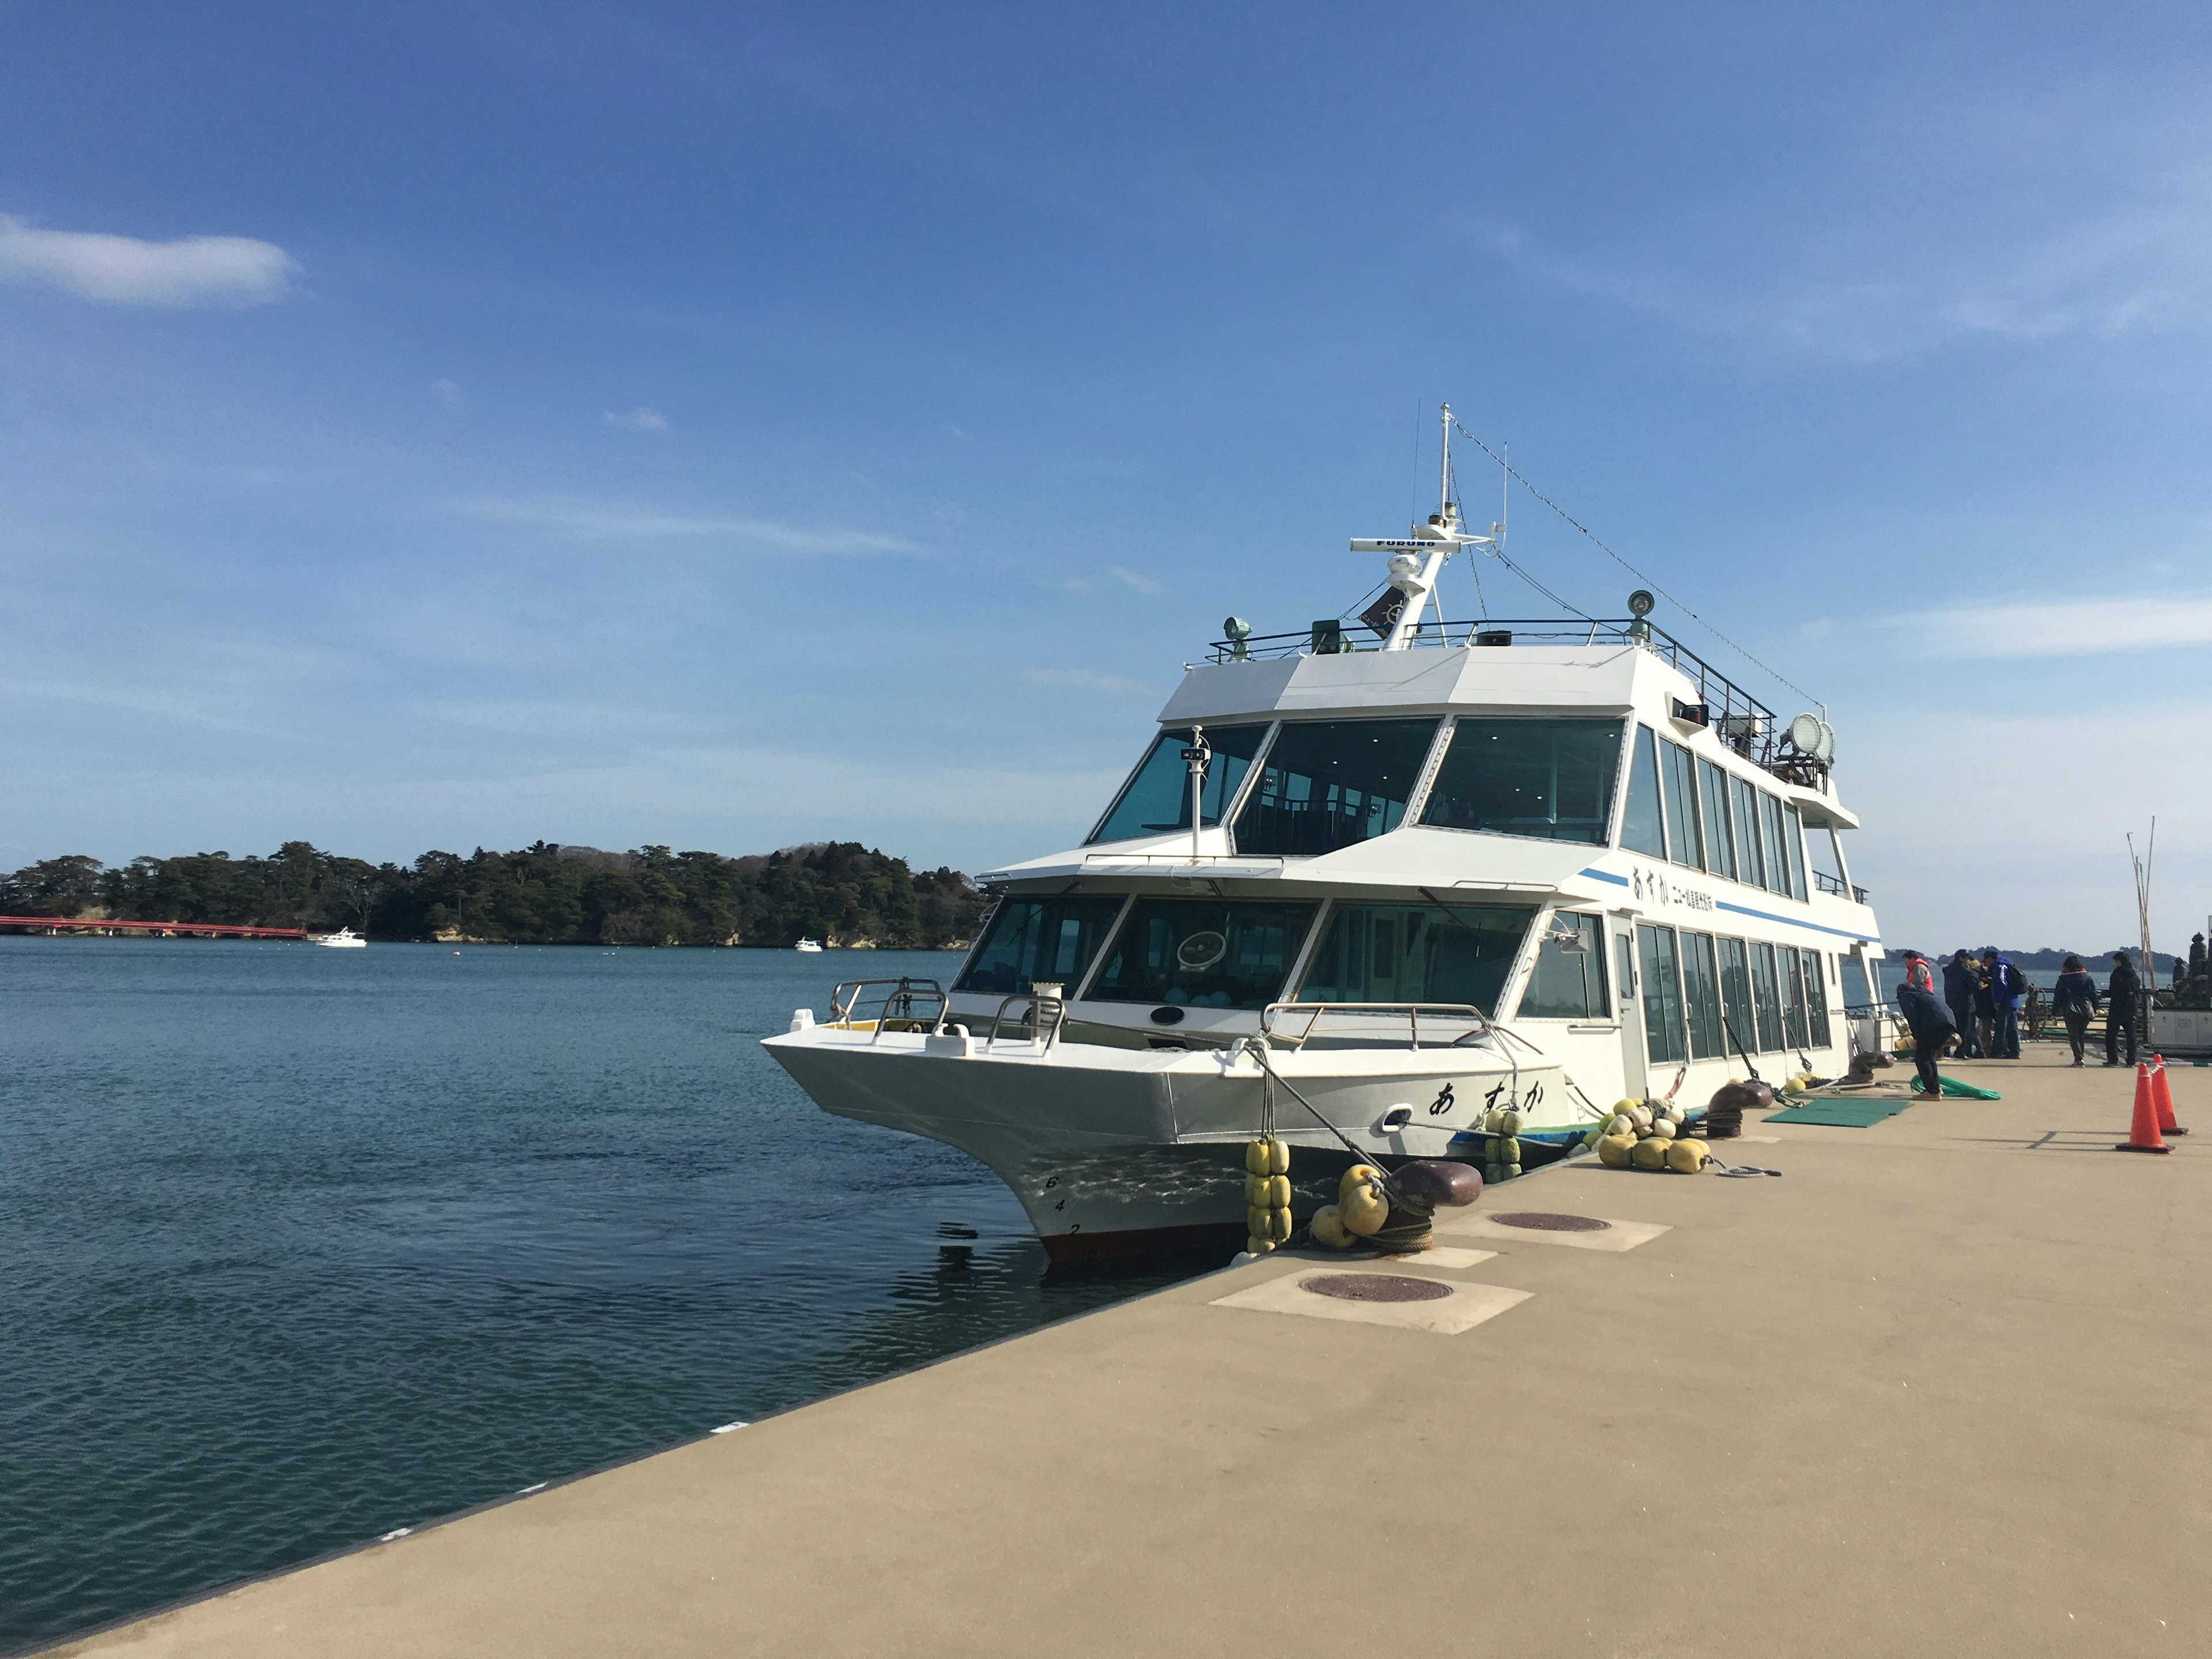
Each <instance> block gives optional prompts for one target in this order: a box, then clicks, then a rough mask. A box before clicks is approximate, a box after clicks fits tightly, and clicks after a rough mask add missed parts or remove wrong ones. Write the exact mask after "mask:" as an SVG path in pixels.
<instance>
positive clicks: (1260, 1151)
mask: <svg viewBox="0 0 2212 1659" xmlns="http://www.w3.org/2000/svg"><path fill="white" fill-rule="evenodd" d="M1244 1173H1245V1174H1246V1175H1255V1176H1263V1175H1266V1174H1267V1142H1266V1141H1264V1140H1248V1141H1246V1142H1245V1143H1244Z"/></svg>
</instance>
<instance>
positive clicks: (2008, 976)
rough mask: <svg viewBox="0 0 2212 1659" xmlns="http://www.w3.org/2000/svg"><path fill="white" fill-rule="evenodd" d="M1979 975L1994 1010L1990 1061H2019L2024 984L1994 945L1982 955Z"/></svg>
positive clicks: (2025, 983) (2025, 989) (2025, 991)
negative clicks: (1982, 976)
mask: <svg viewBox="0 0 2212 1659" xmlns="http://www.w3.org/2000/svg"><path fill="white" fill-rule="evenodd" d="M1982 971H1983V972H1984V974H1986V975H1989V981H1990V1006H1991V1007H1993V1008H1995V1009H1996V1016H1997V1029H1996V1042H1993V1043H1992V1044H1990V1059H1991V1060H2018V1059H2019V1058H2020V1000H2021V998H2022V997H2024V996H2026V995H2027V981H2026V980H2025V979H2023V978H2021V972H2020V969H2017V968H2015V967H2014V966H2013V965H2012V963H2011V961H2010V959H2009V958H2008V957H2001V956H1999V955H1998V954H1997V947H1996V945H1989V946H1987V947H1985V948H1984V950H1983V951H1982Z"/></svg>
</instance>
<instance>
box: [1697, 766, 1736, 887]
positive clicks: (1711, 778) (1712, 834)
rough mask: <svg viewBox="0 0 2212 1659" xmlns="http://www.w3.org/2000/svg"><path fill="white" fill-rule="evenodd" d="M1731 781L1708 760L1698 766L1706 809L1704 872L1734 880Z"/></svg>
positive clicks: (1700, 792) (1700, 793)
mask: <svg viewBox="0 0 2212 1659" xmlns="http://www.w3.org/2000/svg"><path fill="white" fill-rule="evenodd" d="M1728 787H1729V777H1728V774H1727V773H1726V772H1723V770H1721V769H1720V768H1719V767H1717V766H1716V765H1714V764H1713V763H1712V762H1711V761H1709V760H1701V761H1699V763H1698V793H1699V796H1700V797H1701V798H1702V799H1704V802H1705V868H1706V869H1708V870H1710V871H1711V872H1713V873H1714V874H1715V875H1717V876H1726V877H1727V878H1729V880H1730V881H1734V880H1735V836H1734V834H1732V833H1731V832H1730V830H1729V793H1728Z"/></svg>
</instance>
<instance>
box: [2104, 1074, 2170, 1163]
mask: <svg viewBox="0 0 2212 1659" xmlns="http://www.w3.org/2000/svg"><path fill="white" fill-rule="evenodd" d="M2112 1150H2113V1151H2114V1152H2172V1150H2173V1148H2172V1147H2171V1146H2167V1145H2166V1143H2165V1142H2164V1141H2163V1140H2160V1139H2159V1138H2158V1103H2157V1102H2155V1101H2154V1100H2153V1099H2152V1098H2151V1097H2150V1067H2149V1066H2144V1065H2138V1066H2136V1121H2135V1123H2134V1125H2133V1126H2132V1127H2130V1129H2129V1130H2128V1138H2127V1139H2125V1140H2123V1141H2121V1142H2120V1143H2119V1144H2118V1146H2114V1147H2113V1148H2112Z"/></svg>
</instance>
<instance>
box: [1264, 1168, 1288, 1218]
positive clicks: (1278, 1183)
mask: <svg viewBox="0 0 2212 1659" xmlns="http://www.w3.org/2000/svg"><path fill="white" fill-rule="evenodd" d="M1267 1207H1268V1208H1269V1209H1271V1210H1287V1209H1289V1208H1290V1207H1291V1178H1290V1176H1268V1177H1267Z"/></svg>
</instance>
